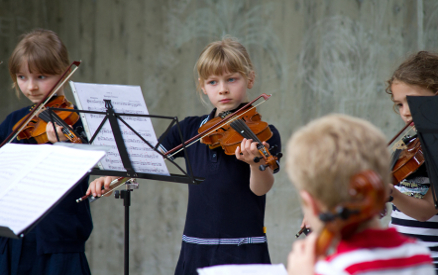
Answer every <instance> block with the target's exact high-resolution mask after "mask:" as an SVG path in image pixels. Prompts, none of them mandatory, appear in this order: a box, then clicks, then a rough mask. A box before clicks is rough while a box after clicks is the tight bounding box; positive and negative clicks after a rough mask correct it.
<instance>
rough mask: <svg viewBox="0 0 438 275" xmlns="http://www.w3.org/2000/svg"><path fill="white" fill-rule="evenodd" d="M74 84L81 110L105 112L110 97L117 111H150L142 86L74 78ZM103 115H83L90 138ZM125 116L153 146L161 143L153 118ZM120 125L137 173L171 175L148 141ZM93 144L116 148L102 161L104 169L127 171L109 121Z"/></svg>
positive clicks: (122, 124)
mask: <svg viewBox="0 0 438 275" xmlns="http://www.w3.org/2000/svg"><path fill="white" fill-rule="evenodd" d="M70 85H71V87H72V90H73V95H74V96H75V99H76V104H77V105H78V107H79V109H81V110H87V111H98V112H105V111H106V108H105V102H104V101H103V100H104V99H110V100H111V103H112V105H113V108H114V111H115V112H116V113H120V114H121V113H123V114H142V115H147V114H149V112H148V109H147V107H146V103H145V101H144V97H143V93H142V92H141V88H140V86H129V85H107V84H93V83H79V82H72V81H71V82H70ZM103 118H104V115H95V114H81V119H82V123H83V124H84V127H85V130H86V133H87V136H88V139H91V137H92V136H93V135H94V133H95V132H96V130H97V129H98V127H99V125H100V123H101V122H102V119H103ZM122 118H123V120H125V121H126V123H128V124H129V125H130V126H131V127H132V128H133V129H134V130H135V131H137V132H138V133H139V134H140V135H141V136H142V137H143V138H144V139H145V140H147V141H148V142H149V143H150V144H151V145H152V146H155V145H156V144H157V142H158V140H157V136H156V135H155V131H154V128H153V125H152V122H151V120H150V118H147V117H132V116H122ZM119 126H120V129H121V131H122V136H123V140H124V141H125V145H126V150H127V151H128V154H129V158H130V160H131V163H132V166H133V168H134V170H135V171H136V172H139V173H149V174H161V175H170V174H169V172H168V170H167V166H166V164H165V162H164V159H163V157H162V156H161V155H160V154H159V153H157V152H155V151H154V150H153V149H152V148H150V147H149V146H148V145H147V144H146V143H144V142H143V141H142V140H141V139H140V138H139V137H138V136H137V135H136V134H135V133H134V132H132V131H131V130H130V129H129V128H128V127H127V126H126V125H125V124H124V123H123V122H121V121H119ZM93 145H105V146H111V147H112V148H113V149H112V150H110V151H109V152H108V153H107V154H106V156H105V158H104V159H102V161H101V162H100V167H101V169H105V170H115V171H126V169H125V168H124V167H123V163H122V159H121V158H120V155H119V152H118V149H117V146H116V142H115V139H114V136H113V133H112V130H111V126H110V123H109V121H106V122H105V124H104V126H103V128H102V129H101V130H100V132H99V134H98V135H97V137H96V139H95V140H94V141H93Z"/></svg>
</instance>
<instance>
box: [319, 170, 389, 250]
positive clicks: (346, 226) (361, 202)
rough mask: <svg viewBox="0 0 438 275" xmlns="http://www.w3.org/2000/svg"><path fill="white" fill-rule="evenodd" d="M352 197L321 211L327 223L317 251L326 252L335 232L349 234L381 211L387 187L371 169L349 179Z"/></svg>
mask: <svg viewBox="0 0 438 275" xmlns="http://www.w3.org/2000/svg"><path fill="white" fill-rule="evenodd" d="M349 195H350V201H349V202H348V203H345V204H342V205H339V206H337V207H336V208H335V209H334V210H333V211H330V212H326V213H322V214H320V217H319V218H320V219H321V220H322V221H323V222H325V226H324V228H323V230H322V232H321V233H320V235H319V237H318V240H317V243H316V254H317V255H318V256H319V255H325V254H326V252H327V249H328V248H329V247H330V245H331V243H332V241H333V239H334V237H335V236H338V237H340V238H343V239H348V238H350V237H351V236H352V235H353V234H354V233H355V231H356V230H357V228H358V226H359V225H360V224H361V223H363V222H365V221H367V220H369V219H371V218H372V217H374V216H375V215H377V214H379V213H380V212H381V211H382V209H383V208H384V207H385V203H386V198H387V196H386V190H385V188H384V185H383V182H382V180H381V178H380V177H379V176H378V175H377V174H376V173H375V172H374V171H372V170H365V171H362V172H360V173H358V174H356V175H354V176H353V177H352V178H351V180H350V189H349Z"/></svg>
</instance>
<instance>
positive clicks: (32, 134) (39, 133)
mask: <svg viewBox="0 0 438 275" xmlns="http://www.w3.org/2000/svg"><path fill="white" fill-rule="evenodd" d="M47 107H52V108H63V109H70V110H72V109H74V107H73V104H72V103H71V102H69V101H68V100H67V99H66V98H65V97H64V96H54V97H53V98H52V100H51V101H49V103H47V104H46V105H45V108H43V109H42V110H43V112H41V113H40V114H39V115H37V116H34V117H33V118H32V119H31V120H30V121H29V122H28V123H27V125H26V126H25V127H24V128H23V130H22V131H21V132H19V133H18V135H17V138H18V139H30V138H34V139H35V141H36V142H37V143H38V144H42V143H47V142H48V138H47V134H46V126H47V122H49V121H50V115H49V114H48V113H45V112H46V111H47V110H46V108H47ZM54 112H55V114H56V115H57V117H58V118H59V119H60V120H59V119H56V118H55V121H56V123H58V124H59V125H61V126H63V127H64V128H66V127H67V128H68V125H73V124H75V123H76V122H77V121H78V120H79V115H78V114H77V113H75V112H69V111H54ZM43 113H44V115H45V116H43V115H42V114H43ZM26 118H27V117H24V118H22V119H21V120H20V121H18V122H17V123H16V124H15V125H14V127H13V128H12V129H13V130H15V129H16V128H17V127H18V126H19V125H21V123H22V121H23V120H24V119H26ZM66 131H68V132H66ZM66 131H64V135H65V136H66V137H67V138H68V139H69V140H70V141H72V142H75V143H81V140H80V138H79V137H77V136H76V135H75V134H72V133H70V131H69V130H68V129H66Z"/></svg>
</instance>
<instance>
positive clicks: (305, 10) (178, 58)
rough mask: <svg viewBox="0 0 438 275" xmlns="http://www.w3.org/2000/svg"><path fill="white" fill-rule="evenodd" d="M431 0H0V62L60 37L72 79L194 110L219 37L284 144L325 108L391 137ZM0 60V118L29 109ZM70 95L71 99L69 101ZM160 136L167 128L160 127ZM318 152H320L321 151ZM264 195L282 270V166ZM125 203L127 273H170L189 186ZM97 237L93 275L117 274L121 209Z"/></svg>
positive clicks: (434, 12)
mask: <svg viewBox="0 0 438 275" xmlns="http://www.w3.org/2000/svg"><path fill="white" fill-rule="evenodd" d="M437 16H438V2H436V1H434V0H423V1H421V0H420V1H414V0H383V1H382V0H374V1H372V0H356V1H354V0H333V1H322V0H320V1H319V0H318V1H316V0H312V1H306V0H294V1H292V0H277V1H269V0H242V1H240V0H239V1H236V0H220V1H216V0H161V1H154V0H126V1H121V0H77V1H57V0H33V1H29V0H0V60H3V61H5V63H7V60H8V57H9V55H10V53H11V52H12V50H13V48H14V46H15V44H16V43H17V39H18V35H19V34H21V33H23V32H25V31H28V30H31V29H33V28H35V27H42V28H49V29H52V30H54V31H56V32H57V33H58V34H59V35H60V36H61V38H62V39H63V41H64V42H65V44H66V45H67V47H68V49H69V51H70V55H71V59H72V60H82V65H81V66H80V68H79V70H78V72H77V73H76V74H75V76H74V80H75V81H79V82H92V83H114V84H130V85H140V86H141V87H142V90H143V93H144V97H145V100H146V104H147V105H148V108H149V111H150V113H152V114H160V115H169V116H178V118H180V119H182V118H184V117H185V116H188V115H201V114H204V113H206V112H208V111H209V110H210V108H211V107H204V106H203V105H202V104H201V103H200V100H199V98H198V96H197V94H196V92H195V83H194V81H193V66H194V63H195V62H196V59H197V57H198V55H199V53H200V51H201V50H202V49H203V47H204V46H205V45H206V44H207V43H209V42H210V41H213V40H217V39H220V38H221V37H222V35H224V34H230V35H232V36H235V37H237V38H238V39H240V41H241V42H242V43H243V44H244V45H246V46H247V48H248V50H249V52H250V54H251V56H252V60H253V62H254V64H255V68H256V72H257V80H256V85H255V87H254V88H253V89H252V91H251V96H250V97H251V98H254V97H256V96H258V95H259V94H261V93H262V92H264V93H268V94H273V97H272V99H271V100H269V101H268V102H267V103H266V104H264V105H262V106H261V107H260V108H259V111H260V113H262V114H263V118H264V120H266V121H268V122H271V123H273V124H275V125H276V127H277V128H278V129H279V130H280V133H281V135H282V138H283V145H285V144H286V141H287V139H288V138H289V136H290V135H291V133H292V132H293V131H294V130H296V129H297V128H298V127H300V126H301V125H303V124H305V123H307V122H308V121H310V120H312V119H314V118H317V117H320V116H322V115H324V114H327V113H332V112H338V113H346V114H350V115H354V116H358V117H362V118H365V119H367V120H369V121H371V122H372V123H374V124H375V125H377V126H378V127H380V128H381V129H382V130H383V131H384V133H385V134H386V135H387V136H388V138H390V137H391V136H392V135H394V134H395V133H396V131H397V130H398V129H399V128H400V127H401V126H402V122H401V120H400V119H399V118H398V117H397V115H396V114H394V113H393V112H392V103H391V101H390V100H389V97H388V95H386V94H385V92H384V88H385V83H384V82H385V80H386V79H387V78H388V77H389V76H390V75H391V73H392V71H393V70H394V68H395V67H396V66H397V65H398V64H399V63H400V62H401V61H402V60H403V59H404V58H405V57H406V56H407V55H408V54H409V53H414V52H416V51H418V50H420V49H429V50H435V49H436V48H437V46H438V37H437V36H436V30H437V27H438V21H437ZM5 63H4V64H3V65H0V83H1V84H2V85H0V95H1V97H0V98H1V100H0V119H1V120H2V119H4V117H5V116H6V115H7V114H8V113H10V112H11V111H13V110H15V109H17V108H18V107H20V106H24V105H26V104H28V102H27V101H26V99H25V98H22V99H21V100H20V101H18V100H17V99H16V98H15V95H14V94H13V91H12V90H11V88H10V84H11V80H10V79H9V76H8V72H7V66H6V64H5ZM70 98H71V99H72V97H70ZM155 128H156V132H157V134H160V133H161V132H162V131H163V125H161V124H160V123H156V122H155ZM321 157H323V156H321ZM275 178H276V182H275V186H274V187H273V189H272V190H271V191H270V192H269V194H268V199H267V212H266V226H267V228H268V238H269V247H270V252H271V257H272V261H273V262H274V263H285V262H286V257H287V253H288V252H289V250H290V247H291V243H292V242H293V241H294V235H295V233H296V232H297V231H298V230H299V226H300V223H301V218H302V215H301V210H300V208H299V201H298V200H297V194H296V191H295V190H294V188H293V187H292V186H291V185H290V183H289V182H288V179H287V176H286V173H285V171H284V170H283V171H281V172H280V173H279V174H277V175H276V176H275ZM139 182H140V189H139V190H137V191H135V192H134V194H133V199H132V200H133V201H132V207H131V224H130V225H131V231H130V232H131V238H130V245H131V249H130V256H131V261H130V270H131V273H132V274H172V272H173V269H174V266H175V264H176V261H177V257H178V253H179V247H180V239H181V233H182V230H183V225H184V218H185V211H186V201H187V190H186V189H187V187H186V186H184V185H182V184H176V183H167V182H155V181H146V180H140V181H139ZM92 211H93V219H94V231H93V234H92V236H91V238H90V240H89V241H88V243H87V247H86V250H87V251H86V253H87V257H88V260H89V262H90V266H91V270H92V272H93V274H121V273H122V272H123V213H124V212H123V206H122V202H121V201H117V200H115V199H112V198H105V199H102V200H100V201H98V202H96V203H93V205H92Z"/></svg>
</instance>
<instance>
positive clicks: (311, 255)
mask: <svg viewBox="0 0 438 275" xmlns="http://www.w3.org/2000/svg"><path fill="white" fill-rule="evenodd" d="M317 237H318V236H317V234H310V235H309V236H307V237H306V238H305V239H304V240H298V241H295V242H294V243H293V245H292V251H291V252H290V253H289V256H288V257H287V274H288V275H307V274H309V275H310V274H311V275H313V274H314V271H315V263H316V255H315V253H316V251H315V248H316V240H317Z"/></svg>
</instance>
